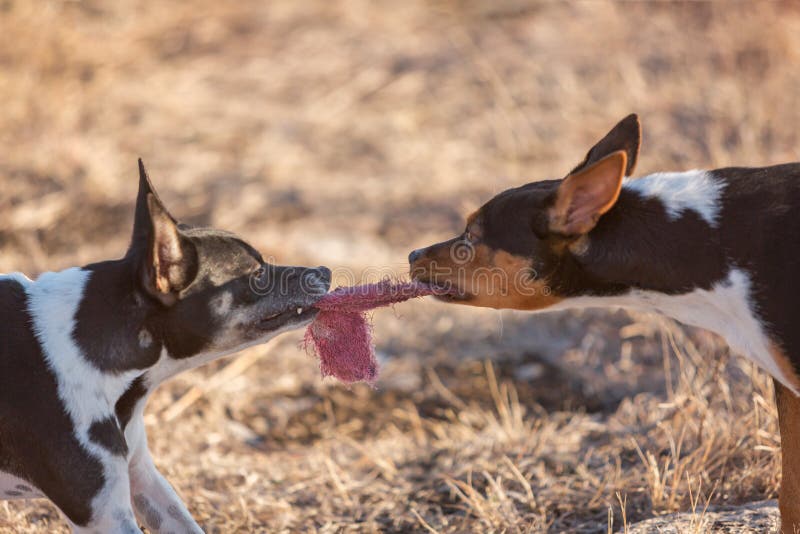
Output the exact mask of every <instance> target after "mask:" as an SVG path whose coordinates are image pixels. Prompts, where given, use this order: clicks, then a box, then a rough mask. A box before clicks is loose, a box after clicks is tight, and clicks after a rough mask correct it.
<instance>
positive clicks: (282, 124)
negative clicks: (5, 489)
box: [0, 0, 800, 533]
mask: <svg viewBox="0 0 800 534" xmlns="http://www.w3.org/2000/svg"><path fill="white" fill-rule="evenodd" d="M0 102H2V105H0V272H8V271H24V272H26V273H28V274H29V275H31V276H33V275H36V274H38V273H40V272H42V271H45V270H56V269H61V268H64V267H67V266H72V265H76V264H84V263H88V262H91V261H95V260H100V259H106V258H111V257H118V256H120V255H121V254H122V253H123V252H124V250H125V247H126V244H127V239H128V237H129V232H130V226H131V222H132V209H133V199H134V195H135V189H136V183H137V176H136V157H137V156H142V157H143V158H144V161H145V163H146V164H147V165H148V169H149V171H150V174H151V176H152V178H153V180H154V182H155V184H156V186H157V187H158V188H159V191H160V193H161V196H162V198H164V200H165V202H166V203H167V205H168V206H169V207H170V208H171V210H172V211H173V213H174V214H175V215H176V216H178V217H179V218H181V219H183V220H184V221H186V222H190V223H195V224H203V225H214V226H218V227H222V228H225V229H229V230H232V231H236V232H238V233H240V234H241V235H242V236H243V237H245V238H246V239H248V240H249V241H250V242H252V243H253V244H254V245H255V246H257V247H258V248H260V249H261V250H262V251H263V252H264V255H265V257H266V256H271V257H274V258H276V259H277V260H278V261H279V262H281V263H293V264H298V263H309V264H312V265H317V264H320V263H324V264H326V265H329V266H331V267H333V268H336V270H337V271H338V274H339V282H340V283H351V282H352V280H351V279H350V278H348V277H347V276H345V272H346V270H351V271H352V272H355V273H357V274H359V275H360V274H364V275H366V276H367V278H369V277H373V278H374V277H375V276H380V275H384V274H392V273H394V274H403V273H404V272H405V269H406V263H405V258H406V255H407V253H408V251H409V250H411V249H412V248H414V247H417V246H422V245H425V244H429V243H431V242H434V241H438V240H441V239H444V238H449V237H450V236H451V235H453V234H454V232H456V231H459V230H460V229H461V227H462V224H463V222H462V221H463V216H464V215H465V214H466V213H468V212H469V211H470V210H471V209H472V208H474V207H477V206H478V205H479V204H480V203H481V202H482V201H483V200H486V199H488V198H489V197H490V196H491V195H492V194H494V193H496V192H499V191H501V190H503V189H505V188H507V187H510V186H513V185H518V184H520V183H523V182H526V181H532V180H537V179H542V178H553V177H558V176H562V175H563V174H564V173H565V172H566V171H568V170H569V169H570V168H571V167H572V166H573V165H574V164H575V163H577V162H578V161H580V160H581V159H582V157H583V155H584V153H585V151H586V150H587V149H588V148H589V147H590V146H591V144H592V142H593V141H594V140H595V139H597V138H599V137H600V136H601V135H602V134H603V133H605V131H606V130H607V129H608V128H610V127H611V126H612V125H613V124H614V123H615V122H616V121H617V120H618V119H620V118H621V117H622V116H624V115H626V114H627V113H629V112H632V111H635V112H638V113H639V114H640V117H641V119H642V121H643V125H644V135H645V138H644V145H643V149H642V154H641V159H640V165H639V169H638V172H639V174H644V173H647V172H653V171H658V170H681V169H689V168H695V167H699V168H709V167H716V166H725V165H731V164H738V165H752V166H756V165H765V164H771V163H778V162H785V161H791V160H798V159H800V136H798V131H800V6H798V4H797V3H789V2H787V3H779V2H772V3H757V4H756V3H747V2H734V3H687V4H672V3H634V2H628V3H618V4H612V3H604V2H586V3H546V2H522V1H514V0H503V1H494V2H489V1H486V2H478V1H461V2H435V1H428V2H419V1H415V0H411V1H405V2H388V1H379V2H368V1H366V0H361V1H358V0H355V1H345V2H338V1H337V2H331V1H322V0H320V1H303V2H292V1H286V0H276V1H273V2H258V1H249V0H244V1H239V2H212V1H209V0H202V1H196V2H183V3H180V2H157V1H141V2H134V1H131V0H119V1H117V2H100V1H99V0H83V1H69V2H52V1H44V0H42V1H29V2H22V1H14V0H5V1H0ZM374 320H375V335H376V338H377V349H378V352H379V355H380V357H381V359H382V361H383V368H382V376H381V380H380V382H379V384H378V387H377V389H376V390H371V389H369V388H368V387H366V386H357V387H353V388H352V389H347V388H345V387H342V386H341V385H339V384H338V383H336V382H335V381H332V380H325V381H323V380H321V379H320V376H319V373H318V370H317V366H316V362H315V360H314V359H313V358H312V357H310V356H308V355H306V354H305V353H304V352H302V351H301V350H300V349H299V348H298V341H299V339H300V333H294V334H292V335H286V336H284V337H282V338H280V339H278V340H277V342H275V343H273V344H272V345H270V346H268V347H260V348H256V349H253V350H251V351H249V352H247V353H245V354H244V355H243V356H242V357H241V358H240V359H238V360H226V361H224V362H218V363H217V364H214V365H211V366H208V367H206V368H202V369H200V370H197V371H194V372H191V373H188V374H186V375H183V376H181V377H178V378H177V379H175V380H174V381H173V382H171V383H169V384H167V385H165V386H164V387H163V388H162V389H161V390H160V391H159V392H158V393H157V394H156V395H155V396H154V398H153V399H152V401H151V402H150V405H149V415H148V422H149V433H150V441H151V446H152V449H153V452H154V456H155V458H156V460H157V463H158V464H159V466H160V468H161V469H162V471H163V472H164V473H165V474H166V476H167V478H168V479H169V480H170V481H171V482H172V483H173V484H174V485H175V487H176V489H177V490H178V492H179V493H180V494H181V495H182V496H183V498H184V500H185V501H186V502H187V504H188V506H189V509H190V510H191V511H192V513H193V514H194V515H195V516H196V517H197V518H198V521H199V522H200V523H201V525H203V526H204V528H205V529H206V530H207V531H208V532H217V533H230V532H298V531H310V532H314V531H319V532H375V531H383V532H412V531H416V532H426V531H427V532H541V531H551V532H606V531H608V530H610V529H613V530H616V529H620V528H623V526H624V524H632V523H635V522H637V521H640V520H642V519H646V518H650V517H653V516H658V515H662V514H665V513H668V512H673V511H678V510H680V511H689V512H692V513H693V514H694V517H695V519H696V522H695V527H694V529H695V531H697V532H704V531H707V530H712V526H711V525H710V524H709V523H708V522H707V521H705V518H704V514H703V510H704V509H705V507H706V505H712V506H713V505H738V504H741V503H747V502H751V501H758V500H763V499H771V498H774V497H775V496H776V493H777V487H778V483H779V475H778V471H779V457H778V446H779V438H778V434H777V422H776V412H775V409H774V407H773V404H772V403H773V401H772V395H773V391H772V385H771V382H770V381H769V379H768V378H767V377H766V376H765V375H764V374H763V373H761V372H760V371H757V370H756V369H754V368H753V366H752V365H751V364H749V363H747V362H746V361H744V360H743V359H742V358H740V357H738V356H736V355H731V354H729V353H728V350H727V349H726V348H725V346H724V344H723V343H722V342H721V341H720V340H719V339H718V338H716V337H715V336H713V335H710V334H708V333H705V332H702V331H699V330H693V329H686V328H683V327H681V326H679V325H677V324H676V323H674V322H671V321H668V320H665V319H661V318H658V317H653V316H645V315H634V314H629V313H626V312H621V311H619V312H600V311H593V312H581V313H578V312H575V313H562V314H553V315H527V314H517V313H510V312H494V311H488V310H478V309H469V308H456V307H449V306H447V305H444V304H439V303H436V302H433V301H429V300H425V301H418V302H413V303H409V304H403V305H400V306H398V307H397V308H396V310H394V311H392V310H384V311H379V312H377V313H376V314H375V317H374ZM198 394H199V396H198ZM187 395H188V397H187ZM194 397H198V398H197V400H196V401H195V402H191V403H190V402H185V401H186V400H187V399H191V398H194ZM179 399H183V400H179ZM176 403H177V404H176ZM176 406H177V407H176ZM0 532H2V533H12V532H13V533H17V532H24V533H34V532H36V533H45V532H47V533H50V532H66V529H65V527H64V523H63V522H62V521H61V520H60V519H59V517H58V514H57V512H56V511H55V509H54V508H53V507H52V506H51V505H49V504H47V503H45V502H35V501H31V502H26V503H20V502H13V503H8V502H6V503H0Z"/></svg>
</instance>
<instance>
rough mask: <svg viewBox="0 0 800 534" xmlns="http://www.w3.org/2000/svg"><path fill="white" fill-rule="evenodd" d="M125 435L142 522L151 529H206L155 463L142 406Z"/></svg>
mask: <svg viewBox="0 0 800 534" xmlns="http://www.w3.org/2000/svg"><path fill="white" fill-rule="evenodd" d="M125 438H126V441H127V442H128V445H129V447H130V451H131V452H130V455H129V457H128V471H129V473H130V481H131V500H132V503H133V509H134V511H135V512H136V517H137V518H138V519H139V522H140V523H142V524H144V525H145V526H146V527H147V528H148V530H149V531H151V532H186V533H192V534H202V533H203V529H202V528H200V525H198V524H197V523H196V522H195V520H194V519H193V518H192V516H191V514H189V511H188V510H187V509H186V505H184V504H183V502H182V501H181V499H180V497H178V494H177V493H175V490H174V489H173V488H172V486H171V485H170V483H169V482H167V479H165V478H164V476H163V475H162V474H161V473H159V471H158V469H157V468H156V466H155V464H154V463H153V458H152V456H150V450H149V449H148V448H147V435H146V433H145V428H144V420H143V417H142V411H141V409H139V410H136V411H135V414H134V416H133V418H132V419H131V421H130V423H128V427H127V428H126V431H125Z"/></svg>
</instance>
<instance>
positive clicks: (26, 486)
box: [0, 471, 43, 500]
mask: <svg viewBox="0 0 800 534" xmlns="http://www.w3.org/2000/svg"><path fill="white" fill-rule="evenodd" d="M37 497H43V495H42V492H41V491H39V489H38V488H37V487H36V486H34V485H33V484H31V483H30V482H28V481H27V480H23V479H21V478H19V477H17V476H14V475H12V474H11V473H6V472H5V471H0V500H14V499H35V498H37Z"/></svg>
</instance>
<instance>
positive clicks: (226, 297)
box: [211, 291, 233, 317]
mask: <svg viewBox="0 0 800 534" xmlns="http://www.w3.org/2000/svg"><path fill="white" fill-rule="evenodd" d="M232 305H233V295H232V294H231V292H230V291H225V292H224V293H222V294H221V295H218V296H216V297H214V298H213V299H211V311H212V312H214V314H215V315H216V316H217V317H224V316H225V315H227V314H228V313H229V312H230V311H231V306H232Z"/></svg>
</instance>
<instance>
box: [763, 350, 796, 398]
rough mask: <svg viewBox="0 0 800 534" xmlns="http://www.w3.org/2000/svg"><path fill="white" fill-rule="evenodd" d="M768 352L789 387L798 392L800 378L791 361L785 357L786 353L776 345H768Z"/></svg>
mask: <svg viewBox="0 0 800 534" xmlns="http://www.w3.org/2000/svg"><path fill="white" fill-rule="evenodd" d="M769 352H770V355H771V356H772V359H773V361H774V362H775V363H776V364H777V365H778V368H780V370H781V372H782V373H783V376H784V377H785V379H786V380H787V381H788V382H789V385H791V386H792V387H794V388H795V390H797V391H800V377H798V376H797V371H795V368H794V365H792V361H791V360H790V359H789V357H788V356H786V353H785V352H783V350H781V348H780V347H779V346H778V345H777V344H776V343H770V348H769Z"/></svg>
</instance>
